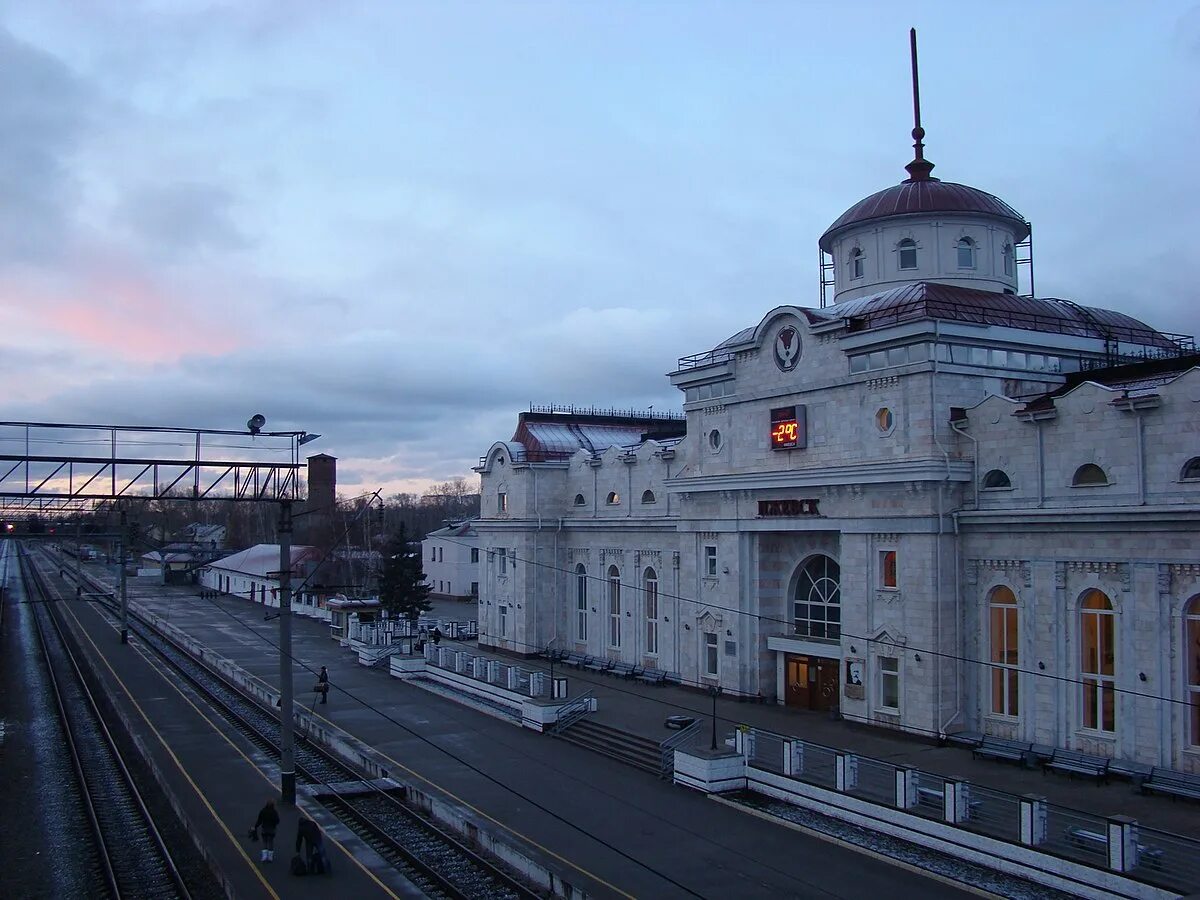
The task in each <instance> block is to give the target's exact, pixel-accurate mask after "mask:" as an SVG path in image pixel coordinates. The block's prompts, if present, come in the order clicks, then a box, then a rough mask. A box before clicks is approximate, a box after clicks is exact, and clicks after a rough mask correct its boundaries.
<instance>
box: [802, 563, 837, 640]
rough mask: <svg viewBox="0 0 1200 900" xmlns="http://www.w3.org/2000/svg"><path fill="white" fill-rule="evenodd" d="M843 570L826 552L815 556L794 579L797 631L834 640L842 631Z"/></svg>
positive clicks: (813, 636)
mask: <svg viewBox="0 0 1200 900" xmlns="http://www.w3.org/2000/svg"><path fill="white" fill-rule="evenodd" d="M841 602H842V570H841V568H840V567H839V566H838V564H837V563H836V562H834V561H833V560H832V559H830V558H829V557H828V556H814V557H813V558H812V559H810V560H809V561H808V562H806V563H805V564H804V568H803V569H801V570H800V576H799V578H798V579H797V581H796V595H795V600H794V604H793V609H792V612H793V620H794V623H795V627H796V634H799V635H804V636H805V637H811V638H818V639H822V640H837V639H838V638H840V637H841V634H842V607H841Z"/></svg>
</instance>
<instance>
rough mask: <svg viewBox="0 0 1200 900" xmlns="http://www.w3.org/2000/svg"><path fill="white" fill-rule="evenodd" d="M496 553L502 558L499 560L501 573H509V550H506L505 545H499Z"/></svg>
mask: <svg viewBox="0 0 1200 900" xmlns="http://www.w3.org/2000/svg"><path fill="white" fill-rule="evenodd" d="M496 555H497V556H498V557H499V558H500V560H499V564H500V574H501V575H507V574H508V553H507V551H505V549H504V548H503V547H497V548H496Z"/></svg>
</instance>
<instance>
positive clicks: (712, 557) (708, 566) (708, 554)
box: [704, 545, 717, 578]
mask: <svg viewBox="0 0 1200 900" xmlns="http://www.w3.org/2000/svg"><path fill="white" fill-rule="evenodd" d="M704 574H705V575H706V576H707V577H709V578H716V577H717V548H716V547H713V546H712V545H709V546H707V547H705V548H704Z"/></svg>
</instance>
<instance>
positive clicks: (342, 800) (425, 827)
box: [67, 572, 544, 900]
mask: <svg viewBox="0 0 1200 900" xmlns="http://www.w3.org/2000/svg"><path fill="white" fill-rule="evenodd" d="M67 575H68V576H69V577H73V576H74V573H73V572H67ZM82 577H83V578H84V581H85V584H84V586H83V587H84V591H85V592H89V593H92V594H94V595H95V599H96V601H97V607H98V608H99V609H101V610H102V611H103V612H104V614H105V615H106V616H107V617H108V618H109V619H110V620H113V621H115V618H116V614H117V605H116V602H115V601H114V599H113V597H112V593H111V591H112V588H111V586H109V585H107V584H105V583H103V582H102V581H100V580H98V579H96V578H95V577H93V576H91V575H90V574H89V573H86V572H85V573H83V576H82ZM129 626H130V630H131V632H132V633H133V634H134V635H135V636H136V637H138V638H139V639H140V641H141V642H142V643H143V644H144V645H145V646H146V647H148V648H149V649H151V650H152V651H153V652H154V654H155V655H156V656H157V657H158V658H159V659H161V660H162V661H163V662H164V663H165V664H166V665H167V666H169V667H170V669H171V670H172V671H173V672H175V673H177V674H178V675H179V676H181V677H182V678H183V679H184V680H185V681H186V682H187V683H188V685H189V686H191V688H192V689H193V690H194V691H195V692H196V693H198V694H199V695H200V696H201V697H202V698H203V699H204V701H205V702H206V703H207V704H208V705H209V706H210V707H211V708H212V709H213V710H215V711H216V712H217V713H218V714H219V715H220V716H221V717H222V718H223V719H224V720H225V721H226V722H228V723H229V725H230V726H231V727H233V728H235V729H236V730H237V731H238V732H240V733H241V734H243V735H244V736H245V737H246V738H248V739H249V740H250V741H251V742H252V743H253V744H254V745H255V746H256V747H258V748H259V749H260V750H261V751H262V752H263V753H265V754H267V755H268V756H270V757H272V758H275V759H278V758H279V747H278V744H277V743H276V735H278V732H279V719H278V716H277V715H276V714H275V713H274V712H273V711H271V710H268V709H266V708H265V707H263V706H262V705H260V704H259V703H258V702H257V701H255V700H253V699H251V698H250V697H247V696H246V695H245V694H244V693H242V691H240V690H239V689H238V688H237V687H236V686H234V685H232V684H230V683H229V682H228V681H227V680H226V679H225V678H224V677H223V676H222V675H220V674H219V673H217V672H216V671H214V670H212V669H210V668H209V667H208V666H206V665H204V664H203V663H201V662H200V661H199V660H197V659H195V658H194V657H193V656H191V654H189V653H188V652H187V651H186V650H184V649H183V648H181V647H179V646H177V645H176V644H175V642H174V641H173V640H171V638H169V637H168V636H166V635H164V634H161V633H160V632H158V631H157V630H156V629H154V628H153V627H152V626H151V625H150V624H149V623H147V622H145V621H144V620H143V619H142V618H141V617H140V616H138V615H137V614H136V613H135V612H133V611H132V610H131V611H130V613H129ZM295 761H296V778H297V782H298V783H299V784H302V785H308V786H310V787H311V788H312V793H313V794H314V796H315V797H316V799H317V800H318V801H319V802H321V803H322V805H324V806H325V807H326V808H327V809H329V810H330V811H331V812H332V813H333V814H334V815H336V816H337V817H338V819H340V820H341V821H342V822H343V823H344V824H345V825H346V826H347V827H348V828H349V829H350V830H352V831H353V832H354V833H355V834H357V835H358V836H359V837H360V838H362V839H363V841H364V842H365V843H366V844H367V845H368V846H370V847H371V848H372V849H374V850H375V851H376V852H377V853H378V854H379V855H380V856H381V857H382V858H383V859H385V860H387V861H388V862H389V863H390V864H391V865H393V866H394V867H395V868H396V869H397V870H398V871H399V872H400V873H401V874H402V875H404V876H405V877H406V878H407V879H408V880H409V881H411V882H412V883H413V884H415V885H416V886H417V887H419V888H420V889H421V890H422V891H423V892H424V893H425V894H426V895H427V896H429V897H435V898H443V897H444V898H452V900H492V898H497V900H508V898H512V900H523V898H535V897H542V896H544V894H542V893H539V892H538V891H536V890H534V889H532V888H531V887H530V886H528V885H526V884H524V883H522V882H521V881H520V880H518V879H517V878H516V877H515V876H513V875H511V874H509V872H508V871H506V870H505V869H504V868H503V867H502V866H501V865H499V864H498V863H495V862H493V861H491V860H490V859H488V858H487V857H485V856H484V855H482V854H481V853H480V852H478V851H477V850H475V849H474V848H472V847H470V846H468V845H467V844H466V843H464V842H463V841H462V840H460V839H459V838H458V837H457V836H455V835H453V834H451V833H449V832H448V831H446V830H444V829H443V828H441V827H439V826H438V825H437V824H435V823H434V822H431V821H430V820H428V819H426V818H425V817H424V816H422V815H421V814H420V813H418V812H416V811H415V810H414V809H412V808H411V807H410V806H408V805H407V804H406V803H405V802H404V801H403V800H402V799H401V798H400V797H398V796H396V794H395V792H393V791H388V790H385V789H383V788H382V787H380V786H379V785H378V784H377V783H376V782H373V781H371V780H369V779H367V778H364V777H363V775H362V773H361V772H359V771H358V770H356V769H355V768H354V767H352V766H350V765H347V764H346V763H344V762H343V761H341V760H340V759H338V758H337V757H336V756H334V755H332V754H331V753H329V752H328V751H326V750H324V749H323V748H321V747H319V746H317V745H316V744H313V743H311V742H310V741H308V740H307V739H306V738H305V737H304V736H303V735H302V734H297V735H296V740H295ZM348 784H349V785H353V789H352V790H347V789H346V787H345V786H346V785H348Z"/></svg>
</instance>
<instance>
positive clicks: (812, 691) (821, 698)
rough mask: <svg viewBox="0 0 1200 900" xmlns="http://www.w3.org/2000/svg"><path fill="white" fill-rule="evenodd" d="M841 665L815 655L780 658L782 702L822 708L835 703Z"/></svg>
mask: <svg viewBox="0 0 1200 900" xmlns="http://www.w3.org/2000/svg"><path fill="white" fill-rule="evenodd" d="M840 669H841V665H840V664H839V662H838V660H836V659H823V658H821V657H819V656H796V655H793V654H790V653H789V654H788V655H787V656H786V657H785V658H784V697H783V702H784V703H785V704H786V705H788V706H794V707H796V708H798V709H809V710H826V709H830V708H832V707H834V706H836V705H837V702H838V673H839V670H840Z"/></svg>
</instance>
